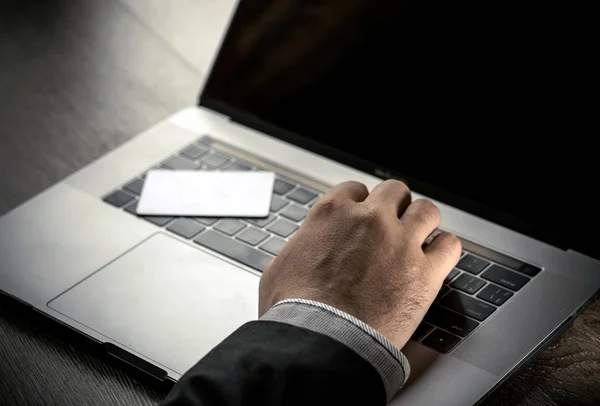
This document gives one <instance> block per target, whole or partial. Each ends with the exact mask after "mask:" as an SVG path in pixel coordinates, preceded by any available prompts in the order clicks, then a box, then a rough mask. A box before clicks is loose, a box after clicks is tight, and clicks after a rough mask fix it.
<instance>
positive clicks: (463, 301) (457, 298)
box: [440, 290, 496, 321]
mask: <svg viewBox="0 0 600 406" xmlns="http://www.w3.org/2000/svg"><path fill="white" fill-rule="evenodd" d="M440 304H441V305H442V306H446V307H447V308H449V309H452V310H454V311H456V312H459V313H462V314H464V315H466V316H470V317H473V318H474V319H476V320H479V321H483V320H485V319H487V318H488V316H489V315H490V314H492V313H493V312H494V310H496V308H495V307H494V306H492V305H489V304H487V303H485V302H482V301H481V300H477V299H474V298H472V297H471V296H467V295H463V294H462V293H460V292H457V291H456V290H455V291H452V292H450V293H448V294H447V295H446V296H444V298H443V299H442V300H441V301H440Z"/></svg>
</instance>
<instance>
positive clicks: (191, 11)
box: [0, 0, 600, 405]
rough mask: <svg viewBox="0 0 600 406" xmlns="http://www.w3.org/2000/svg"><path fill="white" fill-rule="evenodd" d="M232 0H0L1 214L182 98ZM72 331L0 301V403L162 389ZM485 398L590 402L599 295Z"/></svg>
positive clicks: (599, 336)
mask: <svg viewBox="0 0 600 406" xmlns="http://www.w3.org/2000/svg"><path fill="white" fill-rule="evenodd" d="M231 3H232V2H231V0H171V1H169V2H164V1H159V0H152V1H150V0H148V1H145V2H137V1H135V0H95V1H87V0H77V1H75V0H49V1H44V2H34V1H32V0H28V1H23V0H21V1H17V0H14V1H13V0H8V1H5V2H3V4H2V5H1V6H0V55H2V63H1V65H0V215H1V214H4V213H6V212H7V211H9V210H10V209H12V208H14V207H16V206H17V205H19V204H20V203H22V202H24V201H25V200H27V199H28V198H30V197H32V196H34V195H35V194H36V193H38V192H40V191H42V190H43V189H45V188H47V187H49V186H51V185H52V184H53V183H55V182H57V181H59V180H60V179H62V178H64V177H66V176H67V175H69V174H70V173H72V172H73V171H75V170H77V169H79V168H81V167H82V166H84V165H85V164H87V163H89V162H91V161H93V160H94V159H96V158H98V157H100V156H102V155H103V154H104V153H106V152H108V151H109V150H111V149H112V148H115V147H116V146H118V145H120V144H122V143H123V142H125V141H126V140H128V139H129V138H131V137H132V136H133V135H135V134H136V133H138V132H140V131H142V130H144V129H145V128H147V127H148V126H150V125H152V124H154V123H155V122H157V121H158V120H160V119H162V118H164V117H165V116H167V115H169V114H170V113H172V112H174V111H176V110H178V109H180V108H182V107H184V106H186V105H189V104H193V103H194V101H195V99H196V96H197V92H198V89H199V87H200V85H201V83H202V79H203V77H204V73H205V69H206V66H207V64H208V61H209V59H210V58H207V57H206V52H204V53H198V54H195V53H194V52H193V50H194V49H202V50H204V51H206V50H209V49H210V48H211V47H214V46H216V44H217V42H218V41H217V39H215V38H214V36H212V37H210V36H207V35H206V31H203V27H206V25H210V24H213V25H214V24H216V23H218V20H219V18H220V19H221V20H222V21H224V20H225V18H226V14H227V13H226V10H227V9H228V7H230V5H231ZM207 13H212V14H211V18H210V19H207V18H206V14H207ZM215 13H216V14H215ZM215 15H217V18H215V17H214V16H215ZM203 19H204V21H205V22H206V24H205V25H204V24H203ZM215 21H217V22H215ZM213 28H214V27H213ZM72 338H73V337H71V336H70V335H69V334H68V333H66V332H65V331H63V330H62V329H60V328H58V327H57V326H56V325H55V324H53V323H52V322H49V321H47V320H45V319H43V318H42V317H40V316H39V315H36V314H34V313H32V312H30V311H27V310H24V309H22V308H21V307H19V306H17V305H14V304H11V303H9V302H7V301H6V300H2V301H0V404H3V405H16V404H19V405H29V404H48V405H50V404H57V405H63V404H90V405H91V404H93V405H114V404H127V405H154V404H156V403H158V401H159V400H160V399H161V398H162V397H163V396H164V394H165V390H164V389H161V388H159V387H157V386H155V385H152V384H150V383H149V382H146V381H145V380H144V379H143V378H142V377H140V376H139V375H137V374H133V373H131V372H130V371H127V370H124V368H123V367H122V366H120V365H116V364H114V363H112V362H110V361H109V360H107V359H106V358H105V357H103V356H101V355H99V354H97V353H96V352H94V351H93V350H92V349H90V348H88V346H86V345H85V344H84V343H81V342H80V341H77V340H76V341H73V340H72ZM485 404H486V405H506V404H510V405H516V404H519V405H563V404H570V405H574V404H600V302H596V303H595V304H593V305H592V306H591V307H590V308H589V309H588V310H587V311H586V312H584V313H583V314H582V315H581V316H580V317H579V318H578V320H577V321H576V322H575V324H574V326H573V327H571V328H570V329H569V330H568V331H567V332H566V333H565V334H564V336H563V337H562V338H561V339H560V340H559V341H558V342H557V343H555V344H554V345H553V346H552V347H550V348H549V349H547V350H546V351H545V352H544V353H543V354H542V355H541V356H540V357H539V358H538V359H537V360H535V361H534V362H533V363H532V364H531V365H530V366H528V367H527V368H526V369H525V370H524V371H523V372H521V373H520V374H519V375H518V376H516V377H515V378H514V379H513V380H512V381H510V382H508V383H507V384H506V385H504V386H503V387H502V388H501V389H500V390H499V391H497V392H496V393H495V394H494V395H492V396H491V397H490V398H489V399H488V400H487V401H486V402H485Z"/></svg>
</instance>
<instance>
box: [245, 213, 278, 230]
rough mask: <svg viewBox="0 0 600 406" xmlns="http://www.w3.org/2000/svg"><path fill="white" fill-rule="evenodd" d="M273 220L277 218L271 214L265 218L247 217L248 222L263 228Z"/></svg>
mask: <svg viewBox="0 0 600 406" xmlns="http://www.w3.org/2000/svg"><path fill="white" fill-rule="evenodd" d="M273 220H275V216H274V215H272V214H269V216H268V217H267V218H264V219H249V218H248V219H246V221H247V222H249V223H252V224H254V225H255V226H257V227H260V228H263V227H264V226H266V225H267V224H270V223H271V222H272V221H273Z"/></svg>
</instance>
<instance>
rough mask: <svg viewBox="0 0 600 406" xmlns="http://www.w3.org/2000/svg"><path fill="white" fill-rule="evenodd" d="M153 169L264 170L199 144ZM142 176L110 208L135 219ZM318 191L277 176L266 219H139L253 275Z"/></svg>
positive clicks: (113, 198) (290, 232)
mask: <svg viewBox="0 0 600 406" xmlns="http://www.w3.org/2000/svg"><path fill="white" fill-rule="evenodd" d="M154 168H161V169H184V170H222V171H234V170H235V171H246V170H247V171H249V170H261V169H263V168H260V167H257V166H254V165H252V164H250V163H248V162H242V161H240V160H237V159H236V158H235V157H233V156H229V155H227V154H225V153H223V152H220V151H216V150H214V149H213V148H212V147H211V146H210V145H208V144H207V143H203V142H202V140H200V141H198V142H195V143H193V144H191V145H189V146H187V147H186V148H184V149H182V150H181V151H180V152H179V153H177V154H175V155H173V156H170V157H168V158H167V159H165V160H163V161H162V162H160V163H158V164H156V165H155V166H154ZM144 179H145V173H143V174H140V175H139V176H138V177H136V178H135V179H132V180H131V181H129V182H127V183H126V184H125V185H123V186H122V187H121V188H120V189H119V190H116V191H114V192H113V193H111V194H109V195H108V196H106V197H105V198H104V201H105V202H107V203H109V204H112V205H113V206H116V207H119V208H122V209H123V210H125V211H126V212H128V213H131V214H133V215H136V213H135V212H136V209H137V204H138V199H139V196H140V194H141V192H142V187H143V186H144ZM321 194H322V193H321V192H319V191H316V190H313V189H311V188H310V187H308V186H306V185H303V184H301V183H298V182H295V181H293V180H290V179H287V178H284V177H282V176H279V175H278V176H277V178H276V179H275V185H274V189H273V199H272V202H271V212H270V213H269V216H268V217H267V218H264V219H262V218H258V219H257V218H252V219H251V218H240V219H233V218H223V219H220V218H206V217H198V218H189V217H184V218H174V217H163V216H138V217H140V218H143V219H144V220H146V221H149V222H151V223H153V224H155V225H157V226H159V227H164V228H165V229H166V230H167V231H169V232H171V233H173V234H176V235H178V236H179V237H182V238H185V239H188V240H192V241H194V242H195V243H196V244H199V245H202V246H204V247H207V248H209V249H211V250H214V251H216V252H218V253H220V254H222V255H224V256H226V257H229V258H231V259H233V260H235V261H239V262H241V263H242V264H244V265H247V266H249V267H251V268H253V269H255V270H257V271H261V272H262V271H263V270H264V268H265V267H266V266H267V265H268V264H269V262H270V261H271V260H272V259H273V258H274V257H275V256H276V255H277V254H278V253H279V251H280V250H281V248H282V247H283V245H284V244H285V243H286V242H287V240H288V239H289V238H290V237H291V236H292V235H293V234H294V233H295V232H296V231H297V230H298V228H300V225H301V224H302V221H304V218H305V217H306V214H307V213H308V209H309V208H310V207H311V204H312V203H314V202H315V201H316V200H317V199H318V198H319V196H321Z"/></svg>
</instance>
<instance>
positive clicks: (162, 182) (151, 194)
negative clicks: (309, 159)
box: [137, 170, 275, 217]
mask: <svg viewBox="0 0 600 406" xmlns="http://www.w3.org/2000/svg"><path fill="white" fill-rule="evenodd" d="M274 182H275V174H274V173H273V172H262V171H226V172H217V171H171V170H151V171H149V172H148V175H147V176H146V181H145V182H144V187H143V189H142V193H141V196H140V202H139V204H138V207H137V213H138V214H141V215H155V216H198V217H201V216H202V217H204V216H206V217H266V216H268V215H269V208H270V206H271V198H272V195H273V184H274Z"/></svg>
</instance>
